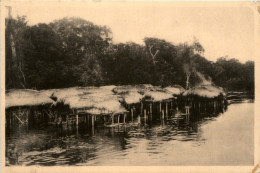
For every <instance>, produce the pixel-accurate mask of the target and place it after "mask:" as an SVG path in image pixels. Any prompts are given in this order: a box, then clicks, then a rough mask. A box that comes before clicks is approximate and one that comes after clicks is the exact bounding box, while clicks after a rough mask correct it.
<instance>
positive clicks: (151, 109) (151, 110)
mask: <svg viewBox="0 0 260 173" xmlns="http://www.w3.org/2000/svg"><path fill="white" fill-rule="evenodd" d="M149 105H150V115H151V116H152V115H153V104H152V103H150V104H149Z"/></svg>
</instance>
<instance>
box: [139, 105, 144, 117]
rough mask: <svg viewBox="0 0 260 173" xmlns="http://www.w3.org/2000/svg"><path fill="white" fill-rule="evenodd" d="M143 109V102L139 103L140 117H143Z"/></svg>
mask: <svg viewBox="0 0 260 173" xmlns="http://www.w3.org/2000/svg"><path fill="white" fill-rule="evenodd" d="M143 107H144V105H143V102H141V110H140V111H141V112H140V115H143Z"/></svg>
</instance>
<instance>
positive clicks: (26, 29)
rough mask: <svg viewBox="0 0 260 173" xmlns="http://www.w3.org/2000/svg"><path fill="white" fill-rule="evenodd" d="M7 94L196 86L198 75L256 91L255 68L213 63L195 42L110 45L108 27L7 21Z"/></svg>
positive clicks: (227, 61)
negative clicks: (30, 90) (17, 90)
mask: <svg viewBox="0 0 260 173" xmlns="http://www.w3.org/2000/svg"><path fill="white" fill-rule="evenodd" d="M5 30H6V88H7V89H10V88H34V89H49V88H64V87H71V86H100V85H108V84H114V85H127V84H144V83H146V84H153V85H160V86H169V85H175V84H179V85H181V86H183V87H186V88H189V87H192V86H195V85H197V84H198V83H200V82H201V81H200V80H201V78H200V76H199V75H198V72H200V74H201V73H202V74H204V76H205V78H206V79H208V80H212V82H214V83H215V84H217V85H219V86H222V87H224V88H226V89H229V90H246V91H250V92H253V91H254V62H253V61H248V62H246V63H240V62H239V61H238V60H236V59H234V58H233V59H229V58H228V57H220V58H219V59H218V60H217V61H216V62H211V61H209V60H207V59H206V57H204V56H203V52H204V51H205V50H204V48H203V46H202V45H201V44H200V43H199V41H198V40H194V42H193V44H191V45H189V44H187V43H180V44H178V45H174V44H173V43H171V42H168V41H167V40H164V39H159V38H151V37H146V38H144V44H143V45H139V44H136V43H133V42H127V43H118V44H115V43H113V42H112V31H111V30H110V29H109V27H107V26H99V25H95V24H94V23H92V22H89V21H86V20H83V19H80V18H63V19H60V20H55V21H53V22H51V23H49V24H44V23H40V24H37V25H34V26H28V25H27V21H26V17H18V18H17V19H6V28H5Z"/></svg>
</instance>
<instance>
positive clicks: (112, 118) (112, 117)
mask: <svg viewBox="0 0 260 173" xmlns="http://www.w3.org/2000/svg"><path fill="white" fill-rule="evenodd" d="M114 116H115V115H114V114H112V116H111V121H112V122H111V124H114Z"/></svg>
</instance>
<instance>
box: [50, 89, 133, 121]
mask: <svg viewBox="0 0 260 173" xmlns="http://www.w3.org/2000/svg"><path fill="white" fill-rule="evenodd" d="M113 88H114V86H102V87H73V88H65V89H59V90H56V91H55V92H54V96H55V97H57V103H59V102H63V103H64V105H68V106H69V109H70V110H71V113H70V116H69V117H68V116H67V117H66V122H67V121H68V120H69V119H70V118H71V117H72V118H73V117H75V123H76V125H78V124H79V121H85V122H88V123H89V121H90V120H89V119H90V118H91V124H92V126H94V124H95V122H96V120H97V119H102V120H103V122H104V123H106V122H108V120H109V122H110V123H111V124H112V125H113V124H114V119H115V116H116V117H117V122H118V123H119V121H120V116H121V115H123V116H122V117H123V118H122V119H123V122H124V123H125V119H126V116H127V112H128V111H127V110H126V109H125V108H124V107H123V106H122V105H121V103H120V102H119V100H120V99H119V97H118V95H116V94H114V93H113V92H112V89H113ZM79 117H80V118H79Z"/></svg>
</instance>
